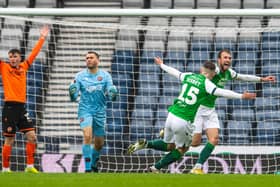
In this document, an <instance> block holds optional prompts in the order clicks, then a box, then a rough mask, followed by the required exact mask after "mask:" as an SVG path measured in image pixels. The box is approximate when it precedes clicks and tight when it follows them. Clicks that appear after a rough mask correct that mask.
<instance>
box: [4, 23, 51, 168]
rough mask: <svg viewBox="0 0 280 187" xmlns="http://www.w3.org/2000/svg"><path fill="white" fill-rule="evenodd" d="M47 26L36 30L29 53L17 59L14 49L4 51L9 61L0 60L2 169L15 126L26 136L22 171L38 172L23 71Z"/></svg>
mask: <svg viewBox="0 0 280 187" xmlns="http://www.w3.org/2000/svg"><path fill="white" fill-rule="evenodd" d="M48 33H49V28H48V27H47V26H44V27H43V28H42V29H41V31H40V34H41V36H40V38H39V40H38V42H37V44H36V45H35V47H34V48H33V50H32V52H31V54H30V55H29V57H28V58H27V59H26V60H24V61H23V62H22V61H21V53H20V50H18V49H11V50H10V51H9V52H8V55H9V63H6V62H3V61H0V73H1V75H2V82H3V88H4V101H5V103H4V107H3V111H2V129H3V135H4V137H5V141H4V145H3V148H2V172H6V173H11V172H12V171H11V169H10V157H11V152H12V146H13V143H14V141H15V134H16V130H17V129H19V131H20V132H23V133H24V134H25V136H26V139H27V142H26V164H27V167H26V168H25V172H30V173H38V170H37V169H36V168H35V167H34V153H35V149H36V134H35V128H34V124H33V122H32V120H31V119H30V118H29V117H28V113H27V111H26V109H25V102H26V75H27V71H28V69H29V67H30V66H31V65H32V63H33V61H34V59H35V58H36V56H37V55H38V53H39V52H40V50H41V48H42V46H43V44H44V41H45V38H46V36H47V35H48Z"/></svg>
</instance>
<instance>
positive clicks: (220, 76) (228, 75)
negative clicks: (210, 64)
mask: <svg viewBox="0 0 280 187" xmlns="http://www.w3.org/2000/svg"><path fill="white" fill-rule="evenodd" d="M236 77H237V73H236V72H235V71H234V70H232V69H228V70H226V71H225V72H221V71H220V69H219V68H217V69H216V75H215V76H214V78H213V79H212V80H211V82H213V83H214V84H215V85H216V86H217V87H218V88H224V86H225V84H226V82H228V81H229V80H233V79H235V78H236ZM216 99H217V96H214V95H208V97H205V98H204V100H203V101H202V102H201V105H203V106H206V107H209V108H214V107H215V101H216Z"/></svg>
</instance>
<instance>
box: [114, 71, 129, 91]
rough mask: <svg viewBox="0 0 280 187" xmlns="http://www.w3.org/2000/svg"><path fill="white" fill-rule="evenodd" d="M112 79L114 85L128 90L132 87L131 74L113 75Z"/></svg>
mask: <svg viewBox="0 0 280 187" xmlns="http://www.w3.org/2000/svg"><path fill="white" fill-rule="evenodd" d="M112 79H113V83H114V85H116V86H117V87H118V86H124V87H126V88H131V87H132V75H131V74H129V73H119V72H117V73H112Z"/></svg>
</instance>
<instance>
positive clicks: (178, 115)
mask: <svg viewBox="0 0 280 187" xmlns="http://www.w3.org/2000/svg"><path fill="white" fill-rule="evenodd" d="M155 62H156V63H157V64H158V65H160V67H161V68H162V69H163V70H164V71H167V72H168V73H170V74H171V75H173V76H175V77H176V78H178V79H179V80H180V81H181V82H182V90H181V92H180V95H179V96H178V97H177V98H176V99H175V100H174V104H173V105H172V106H170V107H169V108H168V111H169V113H168V116H167V119H166V122H165V130H164V140H163V141H162V140H153V141H146V140H140V141H138V142H136V143H135V144H131V145H130V146H129V147H128V153H133V152H135V151H137V150H140V149H144V148H153V149H156V150H161V151H169V152H168V154H166V155H165V156H164V157H163V158H162V159H161V160H159V161H158V162H156V163H155V165H154V166H151V167H150V168H149V170H150V171H151V172H154V173H159V172H160V169H161V168H163V167H166V166H168V165H169V164H171V163H173V162H175V161H177V160H179V159H180V158H181V157H182V156H183V155H184V153H185V152H186V151H187V150H188V148H189V146H190V145H191V142H192V136H193V130H194V129H195V126H194V124H193V121H194V118H195V115H196V113H197V110H198V108H199V106H200V104H201V102H202V101H203V100H204V99H205V98H207V97H209V94H210V95H215V96H223V97H227V98H236V99H241V98H242V99H254V98H255V97H256V94H254V93H247V92H245V93H243V94H238V93H236V92H233V91H230V90H224V89H221V88H218V87H217V86H215V85H214V84H213V83H212V82H211V81H210V80H209V79H212V78H213V77H214V75H215V68H216V66H215V64H214V63H212V62H205V63H204V64H203V66H202V67H201V74H193V73H181V72H179V71H177V70H176V69H174V68H171V67H168V66H166V65H164V64H163V62H162V60H161V59H160V58H158V57H157V58H155Z"/></svg>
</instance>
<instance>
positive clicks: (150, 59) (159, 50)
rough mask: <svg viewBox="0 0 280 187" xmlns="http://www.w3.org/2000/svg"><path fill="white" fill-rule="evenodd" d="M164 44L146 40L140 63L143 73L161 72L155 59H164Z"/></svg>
mask: <svg viewBox="0 0 280 187" xmlns="http://www.w3.org/2000/svg"><path fill="white" fill-rule="evenodd" d="M163 52H164V42H163V41H151V40H145V43H144V48H143V53H142V56H141V62H140V71H141V72H143V73H144V72H160V68H159V67H158V66H157V65H156V64H155V62H154V58H155V57H157V56H159V57H161V58H163Z"/></svg>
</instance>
